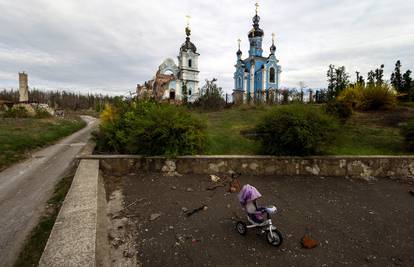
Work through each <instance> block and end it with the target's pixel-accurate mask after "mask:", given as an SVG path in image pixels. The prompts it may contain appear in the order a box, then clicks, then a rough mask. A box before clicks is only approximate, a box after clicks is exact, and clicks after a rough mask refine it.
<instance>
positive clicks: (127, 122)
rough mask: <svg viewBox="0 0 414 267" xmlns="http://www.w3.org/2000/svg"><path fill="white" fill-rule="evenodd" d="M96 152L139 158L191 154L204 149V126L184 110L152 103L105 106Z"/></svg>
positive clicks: (96, 136) (97, 135)
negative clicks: (125, 154)
mask: <svg viewBox="0 0 414 267" xmlns="http://www.w3.org/2000/svg"><path fill="white" fill-rule="evenodd" d="M94 135H95V138H96V141H97V149H98V150H99V151H101V152H116V153H128V154H140V155H166V156H178V155H194V154H198V153H202V152H203V151H204V149H205V146H206V140H207V139H206V125H205V123H203V122H202V121H201V120H200V119H198V118H197V117H195V115H194V114H192V113H189V112H188V111H187V110H186V109H185V108H182V107H176V106H173V105H168V104H160V103H155V102H152V101H140V102H135V101H134V102H131V103H126V102H123V101H118V102H117V103H115V105H113V106H106V108H105V110H104V111H103V112H102V115H101V126H100V131H99V132H98V133H95V134H94Z"/></svg>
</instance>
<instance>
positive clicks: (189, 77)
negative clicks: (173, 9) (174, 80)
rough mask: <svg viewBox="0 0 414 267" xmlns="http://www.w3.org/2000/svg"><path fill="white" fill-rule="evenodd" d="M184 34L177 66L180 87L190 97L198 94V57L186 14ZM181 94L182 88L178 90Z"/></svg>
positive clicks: (188, 17)
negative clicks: (184, 37)
mask: <svg viewBox="0 0 414 267" xmlns="http://www.w3.org/2000/svg"><path fill="white" fill-rule="evenodd" d="M185 34H186V35H187V37H186V39H185V43H184V44H183V45H182V46H181V48H180V54H179V56H178V67H179V69H180V76H179V78H180V83H181V89H182V88H183V87H184V86H185V87H186V89H187V90H186V91H187V92H184V93H186V94H187V98H188V99H190V101H191V99H192V98H196V97H198V96H199V91H200V88H199V85H198V84H199V79H198V74H199V73H200V71H199V70H198V57H199V56H200V54H198V53H197V47H196V46H195V45H194V44H193V43H192V42H191V40H190V36H191V28H190V16H187V26H186V28H185ZM180 93H181V94H182V90H181V92H180Z"/></svg>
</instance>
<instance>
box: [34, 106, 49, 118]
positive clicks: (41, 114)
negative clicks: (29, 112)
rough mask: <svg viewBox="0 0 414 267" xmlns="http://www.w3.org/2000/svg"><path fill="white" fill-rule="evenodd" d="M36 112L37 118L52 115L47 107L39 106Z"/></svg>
mask: <svg viewBox="0 0 414 267" xmlns="http://www.w3.org/2000/svg"><path fill="white" fill-rule="evenodd" d="M35 112H36V115H35V118H37V119H44V118H50V117H52V115H51V114H50V113H49V112H48V111H47V110H46V109H44V108H42V107H37V108H36V109H35Z"/></svg>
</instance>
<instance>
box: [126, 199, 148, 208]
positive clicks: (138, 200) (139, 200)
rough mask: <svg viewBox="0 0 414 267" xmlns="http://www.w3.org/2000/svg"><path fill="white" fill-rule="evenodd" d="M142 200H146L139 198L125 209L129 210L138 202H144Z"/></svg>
mask: <svg viewBox="0 0 414 267" xmlns="http://www.w3.org/2000/svg"><path fill="white" fill-rule="evenodd" d="M144 200H146V198H145V197H143V198H140V199H137V200H135V201H134V202H132V203H131V204H129V205H128V206H126V208H130V207H132V206H134V205H135V204H137V203H139V202H142V201H144Z"/></svg>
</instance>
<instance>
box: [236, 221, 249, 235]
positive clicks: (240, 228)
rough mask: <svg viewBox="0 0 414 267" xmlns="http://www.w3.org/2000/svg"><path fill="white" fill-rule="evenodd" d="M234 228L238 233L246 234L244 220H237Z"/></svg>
mask: <svg viewBox="0 0 414 267" xmlns="http://www.w3.org/2000/svg"><path fill="white" fill-rule="evenodd" d="M236 230H237V232H238V233H239V234H241V235H246V233H247V226H246V224H245V223H244V222H242V221H238V222H237V223H236Z"/></svg>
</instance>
